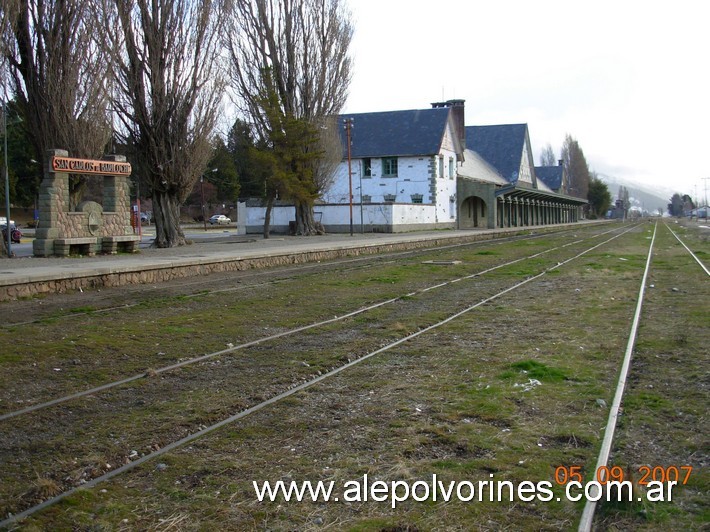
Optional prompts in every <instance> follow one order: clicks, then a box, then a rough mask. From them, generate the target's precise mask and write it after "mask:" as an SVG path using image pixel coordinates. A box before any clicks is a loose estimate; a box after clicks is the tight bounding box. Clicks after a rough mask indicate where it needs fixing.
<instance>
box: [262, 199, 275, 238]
mask: <svg viewBox="0 0 710 532" xmlns="http://www.w3.org/2000/svg"><path fill="white" fill-rule="evenodd" d="M273 208H274V197H273V196H269V197H268V198H267V199H266V214H264V238H269V231H270V226H271V211H272V210H273Z"/></svg>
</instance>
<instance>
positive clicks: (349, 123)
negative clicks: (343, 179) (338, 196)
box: [343, 118, 362, 236]
mask: <svg viewBox="0 0 710 532" xmlns="http://www.w3.org/2000/svg"><path fill="white" fill-rule="evenodd" d="M343 122H344V123H345V133H346V136H347V143H348V203H349V204H350V236H353V170H352V159H351V153H350V131H351V130H352V128H353V123H354V122H355V120H354V119H352V118H346V119H345V120H343ZM360 197H361V198H362V189H360ZM360 201H362V200H360Z"/></svg>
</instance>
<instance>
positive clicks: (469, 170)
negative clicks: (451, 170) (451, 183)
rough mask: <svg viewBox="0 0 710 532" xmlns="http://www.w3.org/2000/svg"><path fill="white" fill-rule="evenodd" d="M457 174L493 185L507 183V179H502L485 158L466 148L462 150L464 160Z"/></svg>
mask: <svg viewBox="0 0 710 532" xmlns="http://www.w3.org/2000/svg"><path fill="white" fill-rule="evenodd" d="M457 173H458V176H459V177H462V178H464V179H473V180H476V181H483V182H485V183H493V184H495V185H507V184H508V181H507V180H505V179H503V178H502V177H501V176H500V174H499V173H498V172H497V171H496V169H495V168H493V167H492V166H491V165H490V164H488V163H487V162H486V160H485V159H484V158H483V157H481V156H480V155H479V154H478V153H476V152H475V151H473V150H471V149H469V148H466V151H465V152H464V162H463V164H461V166H459V168H458V171H457Z"/></svg>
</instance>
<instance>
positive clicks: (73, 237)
mask: <svg viewBox="0 0 710 532" xmlns="http://www.w3.org/2000/svg"><path fill="white" fill-rule="evenodd" d="M47 158H48V164H47V166H46V168H47V170H46V171H45V174H44V179H43V180H42V184H41V185H40V190H39V204H38V208H39V224H38V225H37V229H36V231H35V240H34V243H33V252H34V255H35V256H38V257H47V256H51V255H60V256H66V255H70V254H81V255H94V254H96V253H116V252H118V251H127V252H136V251H137V250H138V241H139V240H140V237H139V236H137V235H134V234H133V229H132V227H131V206H130V190H129V187H130V183H129V180H128V178H129V177H130V175H131V165H130V164H129V163H127V162H126V158H125V157H124V156H122V155H111V156H108V157H106V158H104V159H102V160H91V159H73V158H70V157H69V153H68V152H67V151H65V150H49V151H48V152H47ZM69 174H84V175H99V176H103V201H102V204H99V203H96V202H94V201H84V202H82V203H80V204H79V205H77V206H76V209H75V210H73V211H71V210H70V209H69Z"/></svg>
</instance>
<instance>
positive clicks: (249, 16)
mask: <svg viewBox="0 0 710 532" xmlns="http://www.w3.org/2000/svg"><path fill="white" fill-rule="evenodd" d="M228 20H229V22H228V29H227V31H225V33H224V35H225V48H226V49H227V50H228V54H229V57H230V63H231V68H230V74H231V78H232V80H233V85H234V90H235V92H236V103H237V105H238V107H239V108H240V110H241V111H242V113H243V114H244V116H245V117H247V118H248V120H249V121H250V122H251V123H252V124H253V126H254V128H255V129H256V131H257V132H258V134H259V135H260V137H261V139H262V141H263V142H265V143H267V144H268V143H269V142H270V141H271V140H272V137H273V136H276V137H280V136H282V135H283V134H284V133H285V132H284V131H276V128H277V127H278V124H288V123H291V121H292V120H294V119H295V120H303V121H306V122H307V123H308V124H310V125H311V127H312V128H313V129H314V130H315V132H316V138H318V137H320V131H323V130H322V129H320V126H322V124H323V122H322V121H323V120H324V119H325V117H328V116H333V115H336V114H338V113H339V112H340V110H341V109H342V107H343V105H344V104H345V100H346V97H347V90H348V87H349V84H350V79H351V63H352V62H351V58H350V57H349V55H348V49H349V47H350V42H351V40H352V35H353V27H352V24H351V23H350V14H349V12H348V11H347V10H346V8H345V7H344V1H343V0H243V1H239V2H234V3H233V5H232V9H231V12H230V16H229V17H228ZM274 96H275V98H276V102H277V109H276V111H277V112H278V114H279V115H281V117H280V118H275V115H274V109H273V103H274ZM269 107H271V109H269ZM306 138H309V139H311V138H313V135H306ZM302 149H303V150H304V151H306V152H314V151H315V152H321V151H322V150H323V144H322V142H320V141H317V142H316V143H315V145H305V144H304V145H302ZM340 157H341V158H342V153H341V154H340ZM312 170H314V171H309V172H306V173H305V174H302V175H301V176H300V183H301V188H300V190H299V191H298V192H299V193H296V194H294V195H292V199H293V200H294V201H295V203H296V225H297V232H298V234H304V235H309V234H316V233H317V232H318V228H317V226H316V224H315V220H314V217H313V202H314V201H315V199H316V198H317V197H318V196H319V195H320V194H321V193H322V192H323V189H322V188H321V187H322V186H323V184H324V182H325V181H327V178H326V179H324V178H323V177H319V176H321V174H322V173H323V172H324V171H325V167H319V168H315V169H314V168H312ZM288 173H289V172H286V174H288ZM316 181H318V182H316ZM290 188H291V190H292V191H294V190H295V189H294V188H293V187H290Z"/></svg>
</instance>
